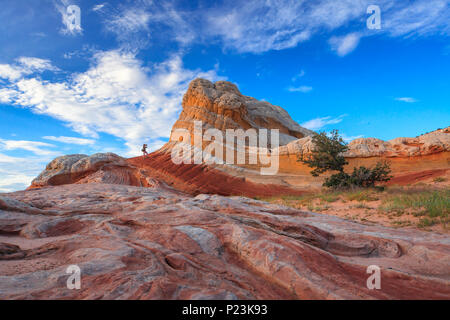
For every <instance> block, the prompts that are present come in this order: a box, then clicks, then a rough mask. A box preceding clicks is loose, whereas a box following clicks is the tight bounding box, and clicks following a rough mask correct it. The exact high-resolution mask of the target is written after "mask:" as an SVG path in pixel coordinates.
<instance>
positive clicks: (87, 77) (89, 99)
mask: <svg viewBox="0 0 450 320" xmlns="http://www.w3.org/2000/svg"><path fill="white" fill-rule="evenodd" d="M196 77H203V78H207V79H210V80H218V79H223V78H221V77H219V76H218V75H217V74H216V71H215V70H210V71H207V72H203V71H201V70H188V69H185V68H184V67H183V65H182V60H181V57H180V56H179V55H174V56H172V57H171V58H170V59H168V60H167V61H164V62H162V63H159V64H155V65H153V66H152V67H145V66H143V65H142V62H141V61H140V60H138V59H136V57H135V56H134V55H133V54H130V53H123V52H120V51H107V52H99V53H97V54H95V56H94V59H93V63H92V66H91V67H90V68H89V69H88V70H87V71H86V72H84V73H78V74H73V75H71V76H70V77H68V79H67V80H66V81H61V82H50V81H45V80H42V79H40V78H38V77H34V78H21V79H18V80H15V81H12V82H11V84H10V85H8V86H7V87H6V88H3V89H0V97H6V98H7V99H9V100H10V101H11V103H13V104H14V105H17V106H23V107H28V108H30V109H31V110H32V111H33V112H35V113H39V114H45V115H48V116H51V117H53V118H56V119H59V120H61V121H63V122H65V123H67V124H68V125H69V126H70V127H71V128H72V129H73V130H74V131H76V132H78V133H80V134H82V135H84V136H88V137H90V138H98V133H100V132H103V133H107V134H110V135H113V136H116V137H119V138H122V139H124V140H125V145H126V146H127V148H128V150H127V154H126V155H127V156H131V155H137V154H139V150H140V148H138V147H137V146H139V145H142V143H144V142H145V143H148V144H149V145H152V144H153V143H156V144H158V143H157V142H158V141H160V140H161V139H163V140H164V139H167V138H168V137H169V136H170V130H171V127H172V125H173V123H174V122H175V121H176V119H177V116H178V114H179V112H180V111H181V105H180V101H181V99H182V96H183V94H184V92H185V91H186V89H187V87H188V84H189V82H190V81H191V80H193V79H194V78H196Z"/></svg>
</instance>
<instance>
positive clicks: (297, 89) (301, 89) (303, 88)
mask: <svg viewBox="0 0 450 320" xmlns="http://www.w3.org/2000/svg"><path fill="white" fill-rule="evenodd" d="M312 89H313V88H312V87H309V86H300V87H288V88H287V90H288V91H289V92H302V93H308V92H310V91H312Z"/></svg>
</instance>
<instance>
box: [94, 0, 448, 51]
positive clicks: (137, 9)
mask: <svg viewBox="0 0 450 320" xmlns="http://www.w3.org/2000/svg"><path fill="white" fill-rule="evenodd" d="M448 3H449V0H416V1H392V0H378V1H377V3H376V4H377V5H379V6H380V7H381V10H382V29H381V30H377V31H374V30H368V29H367V28H366V19H367V18H368V17H369V15H368V14H367V12H366V10H367V8H368V6H369V5H372V4H374V3H373V0H340V1H336V0H316V1H306V0H277V1H272V0H270V1H267V0H229V1H224V2H205V3H204V4H203V5H202V6H201V7H195V8H194V7H192V8H186V6H184V7H183V8H179V7H177V5H178V2H177V1H164V2H158V1H136V2H133V4H132V6H131V7H130V6H129V5H119V6H117V7H115V8H106V9H105V8H102V10H100V11H101V13H102V16H103V21H104V24H105V26H106V29H107V30H109V31H112V32H114V33H115V34H116V35H117V37H118V40H119V41H120V42H121V45H122V46H125V47H126V43H131V45H130V47H131V48H137V49H139V48H140V47H143V46H146V45H148V44H149V41H148V39H149V36H150V35H151V36H152V38H154V36H156V37H158V36H161V34H160V33H156V34H153V33H152V30H161V26H165V27H168V28H166V29H165V31H164V36H165V38H166V39H168V40H175V41H177V42H178V43H179V44H181V45H186V44H188V43H192V42H194V41H199V42H205V43H211V42H217V41H220V42H221V44H222V46H223V47H224V48H225V49H231V50H235V51H237V52H251V53H263V52H266V51H269V50H283V49H287V48H293V47H296V46H298V45H299V44H300V43H302V42H304V41H307V40H309V39H311V38H313V37H315V36H323V35H324V34H325V35H326V34H331V35H333V34H334V33H335V32H336V31H338V30H339V32H347V33H350V35H351V36H350V35H349V36H347V38H342V39H339V38H336V39H334V40H341V41H339V44H336V45H335V46H336V51H338V53H339V52H340V54H341V55H345V54H348V53H349V52H351V51H352V50H354V49H355V48H356V46H357V44H358V41H359V39H360V38H362V37H367V36H370V35H373V34H380V33H384V34H387V35H389V36H392V37H409V36H425V35H447V36H448V35H450V13H449V10H448ZM107 9H108V10H107ZM344 30H347V31H344ZM150 33H151V34H150Z"/></svg>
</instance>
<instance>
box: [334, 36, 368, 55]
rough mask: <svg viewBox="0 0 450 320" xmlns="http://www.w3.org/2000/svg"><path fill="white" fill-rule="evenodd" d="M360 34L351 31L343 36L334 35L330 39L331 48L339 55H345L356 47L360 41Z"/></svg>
mask: <svg viewBox="0 0 450 320" xmlns="http://www.w3.org/2000/svg"><path fill="white" fill-rule="evenodd" d="M360 37H361V36H360V35H359V34H358V33H350V34H347V35H345V36H343V37H332V38H331V39H330V40H329V43H330V46H331V49H332V50H333V51H335V52H336V53H337V55H338V56H340V57H343V56H346V55H347V54H349V53H350V52H352V51H353V50H355V49H356V47H357V46H358V43H359V39H360Z"/></svg>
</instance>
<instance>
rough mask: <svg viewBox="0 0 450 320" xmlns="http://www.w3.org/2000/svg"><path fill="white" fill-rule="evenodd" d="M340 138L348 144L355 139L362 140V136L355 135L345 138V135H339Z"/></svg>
mask: <svg viewBox="0 0 450 320" xmlns="http://www.w3.org/2000/svg"><path fill="white" fill-rule="evenodd" d="M339 134H340V136H341V137H342V140H344V141H345V142H350V141H352V140H355V139H359V138H363V137H364V136H363V135H362V134H360V135H357V136H347V135H346V134H345V133H339Z"/></svg>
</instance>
